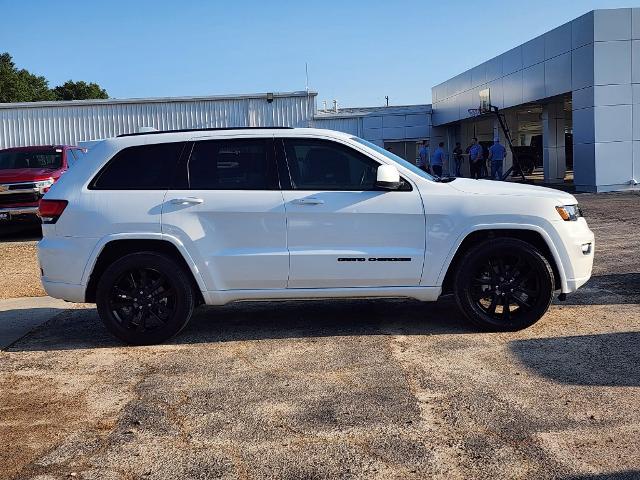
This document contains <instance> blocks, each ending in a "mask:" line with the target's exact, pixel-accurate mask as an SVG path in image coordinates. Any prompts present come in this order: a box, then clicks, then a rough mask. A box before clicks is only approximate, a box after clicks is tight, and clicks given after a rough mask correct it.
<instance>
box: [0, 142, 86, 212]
mask: <svg viewBox="0 0 640 480" xmlns="http://www.w3.org/2000/svg"><path fill="white" fill-rule="evenodd" d="M85 152H86V150H84V149H82V148H81V147H76V146H70V145H48V146H40V147H16V148H8V149H6V150H0V224H2V223H6V222H9V221H11V220H37V219H38V217H37V215H38V202H39V201H40V198H41V197H42V195H44V194H45V193H46V192H47V190H49V188H50V187H51V185H53V182H55V181H56V180H58V178H60V175H62V174H63V173H64V172H65V171H66V170H67V169H68V168H69V167H71V166H72V165H73V164H74V163H75V162H76V161H77V160H79V159H80V157H81V156H82V155H84V153H85Z"/></svg>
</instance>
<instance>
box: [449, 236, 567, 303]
mask: <svg viewBox="0 0 640 480" xmlns="http://www.w3.org/2000/svg"><path fill="white" fill-rule="evenodd" d="M494 238H516V239H518V240H522V241H524V242H526V243H528V244H530V245H533V246H534V247H536V248H537V249H538V250H539V251H540V253H542V255H544V257H545V258H546V259H547V261H548V262H549V264H550V265H551V269H552V270H553V280H554V288H555V289H556V290H557V289H562V290H564V289H565V286H566V276H565V272H564V268H563V267H562V262H561V261H560V256H559V254H558V251H557V250H556V248H555V246H554V244H553V242H552V240H551V238H549V236H548V234H547V233H546V232H545V231H544V230H542V229H540V228H539V227H536V226H535V225H526V226H522V227H521V226H517V227H516V226H495V225H487V226H480V227H477V228H475V229H474V230H472V231H470V232H468V233H467V234H466V235H465V236H464V237H463V238H462V239H461V240H460V241H459V242H458V244H457V247H456V248H455V251H454V253H453V254H452V255H451V256H450V260H449V262H448V265H447V266H446V270H445V269H444V268H443V270H442V272H441V275H440V280H441V281H442V283H440V284H441V285H442V294H443V295H446V294H448V293H451V292H452V291H453V277H454V274H455V270H456V268H457V266H458V262H459V261H460V259H461V258H462V257H463V256H464V254H465V253H466V252H468V251H469V250H470V249H471V248H472V247H474V246H475V245H477V244H478V243H480V242H483V241H485V240H491V239H494Z"/></svg>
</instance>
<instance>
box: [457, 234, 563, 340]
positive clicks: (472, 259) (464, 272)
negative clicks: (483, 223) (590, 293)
mask: <svg viewBox="0 0 640 480" xmlns="http://www.w3.org/2000/svg"><path fill="white" fill-rule="evenodd" d="M553 290H554V282H553V271H552V269H551V266H550V265H549V262H548V261H547V259H546V258H545V257H544V256H543V255H542V253H540V251H539V250H537V249H536V248H535V247H534V246H533V245H531V244H529V243H526V242H523V241H521V240H517V239H513V238H500V239H492V240H487V241H485V242H483V243H482V244H480V245H478V246H477V247H475V248H473V249H471V250H470V251H469V252H467V253H466V254H465V256H464V257H463V258H462V260H461V261H460V263H459V265H458V268H457V271H456V275H455V287H454V293H455V298H456V303H457V304H458V306H459V307H460V310H461V311H462V312H463V313H464V315H465V316H466V317H467V318H468V319H469V320H470V321H471V322H473V323H475V324H476V325H479V326H480V327H483V328H485V329H488V330H494V331H513V330H521V329H523V328H526V327H528V326H530V325H533V324H534V323H535V322H537V321H538V320H539V319H540V318H541V317H542V316H543V315H544V314H545V313H546V311H547V309H548V308H549V305H550V304H551V300H552V298H553Z"/></svg>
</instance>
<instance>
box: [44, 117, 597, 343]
mask: <svg viewBox="0 0 640 480" xmlns="http://www.w3.org/2000/svg"><path fill="white" fill-rule="evenodd" d="M40 209H41V211H40V215H41V217H42V220H43V232H44V238H43V240H42V241H41V242H40V243H39V245H38V251H39V260H40V265H41V270H42V283H43V285H44V288H45V290H46V291H47V293H48V294H49V295H51V296H52V297H57V298H63V299H65V300H68V301H72V302H89V303H96V304H97V306H98V311H99V313H100V317H101V318H102V320H103V321H104V323H105V325H106V326H107V328H108V329H109V330H110V331H111V332H112V333H113V334H114V335H116V336H117V337H118V338H120V339H122V340H123V341H125V342H128V343H132V344H151V343H157V342H162V341H164V340H166V339H168V338H170V337H172V336H173V335H176V334H177V333H178V332H180V330H182V328H184V326H185V325H186V323H187V322H188V320H189V318H190V316H191V314H192V312H193V309H194V307H195V306H197V305H198V304H208V305H221V304H226V303H228V302H233V301H238V300H274V299H311V298H344V297H408V298H414V299H418V300H423V301H435V300H437V299H438V297H439V296H440V295H442V294H447V293H452V294H453V295H454V296H455V299H456V302H457V304H458V306H459V308H460V310H461V311H462V312H463V313H464V315H465V316H466V317H467V318H468V319H469V320H471V321H472V322H474V323H475V324H477V325H479V326H481V327H484V328H487V329H491V330H517V329H521V328H525V327H527V326H529V325H532V324H533V323H534V322H536V321H537V320H538V319H539V318H540V317H542V315H544V313H545V312H546V310H547V308H548V307H549V304H550V302H551V300H552V297H553V294H554V291H557V290H559V291H560V297H561V298H563V297H564V295H565V294H567V293H569V292H573V291H575V290H576V289H577V288H578V287H580V286H581V285H582V284H584V283H585V282H586V281H587V280H588V279H589V277H590V275H591V267H592V264H593V250H594V236H593V233H592V232H591V231H590V230H589V228H588V227H587V223H586V222H585V219H584V218H582V214H581V211H580V209H579V207H578V206H577V202H576V199H575V198H574V197H573V196H572V195H569V194H567V193H563V192H561V191H557V190H551V189H547V188H540V187H533V186H528V185H518V184H512V183H506V182H497V181H490V180H470V179H463V178H458V179H452V178H440V179H439V178H434V177H432V176H430V175H428V174H427V173H425V172H423V171H422V170H420V169H418V168H416V167H415V166H414V165H412V164H410V163H408V162H406V161H405V160H403V159H401V158H400V157H398V156H396V155H394V154H392V153H390V152H388V151H386V150H384V149H382V148H380V147H378V146H376V145H373V144H371V143H369V142H366V141H364V140H362V139H360V138H357V137H353V136H351V135H348V134H344V133H339V132H335V131H329V130H316V129H289V128H271V129H270V128H261V129H255V128H245V129H213V130H198V131H193V130H189V131H175V132H153V133H144V134H129V135H121V136H120V137H117V138H113V139H109V140H105V141H103V142H101V143H99V144H98V145H97V146H95V147H94V148H93V149H92V150H91V151H90V152H89V153H88V155H87V156H86V158H85V160H84V161H83V162H81V163H78V164H77V165H76V166H75V168H73V169H72V170H70V171H69V172H68V173H67V174H66V175H64V176H63V177H62V178H61V180H60V181H58V182H57V183H55V184H54V185H53V187H52V188H51V190H50V191H49V192H48V193H47V194H46V196H45V198H44V200H43V201H42V203H41V206H40ZM274 308H275V307H274Z"/></svg>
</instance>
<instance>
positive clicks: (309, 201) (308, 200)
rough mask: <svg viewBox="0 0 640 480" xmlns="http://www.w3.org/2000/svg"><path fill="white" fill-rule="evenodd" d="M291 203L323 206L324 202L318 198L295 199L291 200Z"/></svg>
mask: <svg viewBox="0 0 640 480" xmlns="http://www.w3.org/2000/svg"><path fill="white" fill-rule="evenodd" d="M291 203H293V204H294V205H324V200H320V199H319V198H313V197H311V198H296V199H295V200H292V201H291Z"/></svg>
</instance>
